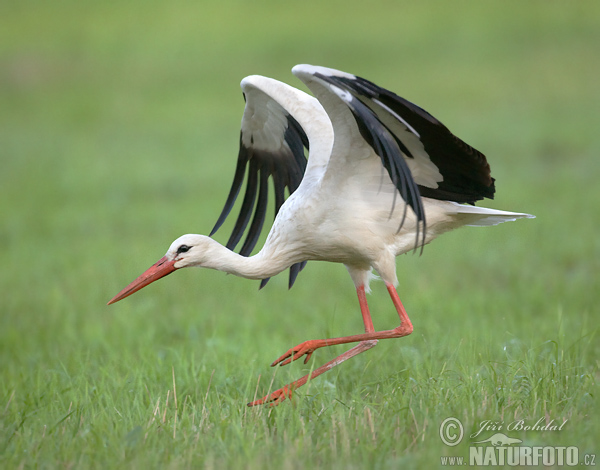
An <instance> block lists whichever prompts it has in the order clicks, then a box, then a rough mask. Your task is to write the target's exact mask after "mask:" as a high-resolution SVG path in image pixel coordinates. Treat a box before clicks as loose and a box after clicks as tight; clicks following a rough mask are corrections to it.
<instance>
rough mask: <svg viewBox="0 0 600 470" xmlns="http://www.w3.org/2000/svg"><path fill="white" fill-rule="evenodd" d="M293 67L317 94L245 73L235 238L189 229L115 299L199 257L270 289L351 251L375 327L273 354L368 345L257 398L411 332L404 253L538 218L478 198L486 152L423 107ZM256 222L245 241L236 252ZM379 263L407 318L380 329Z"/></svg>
mask: <svg viewBox="0 0 600 470" xmlns="http://www.w3.org/2000/svg"><path fill="white" fill-rule="evenodd" d="M292 73H293V74H294V75H296V76H297V77H298V78H299V79H300V80H302V81H303V82H304V83H305V84H306V85H307V86H308V88H309V89H310V90H311V91H312V92H313V93H314V95H315V97H316V98H313V97H312V96H310V95H308V94H306V93H304V92H302V91H300V90H297V89H295V88H292V87H291V86H289V85H286V84H285V83H282V82H279V81H277V80H273V79H271V78H267V77H262V76H258V75H252V76H249V77H246V78H244V79H243V80H242V83H241V87H242V90H243V93H244V98H245V101H246V106H245V109H244V115H243V117H242V129H241V136H240V150H239V156H238V162H237V168H236V172H235V176H234V180H233V185H232V187H231V190H230V192H229V196H228V198H227V201H226V203H225V207H224V209H223V211H222V213H221V216H220V217H219V219H218V221H217V223H216V225H215V227H214V229H213V231H212V233H211V235H212V234H213V233H214V232H215V231H216V230H218V228H219V227H220V226H221V224H222V223H223V221H224V220H225V219H226V218H227V216H228V214H229V212H230V211H231V209H232V207H233V205H234V203H235V200H236V198H237V196H238V194H239V192H240V189H241V187H242V184H243V181H244V177H245V175H247V183H246V190H245V194H244V199H243V202H242V206H241V210H240V213H239V216H238V218H237V221H236V223H235V227H234V229H233V233H232V235H231V237H230V238H229V241H228V243H227V245H226V246H223V245H221V244H219V243H218V242H216V241H215V240H213V239H212V238H210V237H209V236H204V235H183V236H182V237H179V238H178V239H177V240H175V241H174V242H173V243H172V244H171V246H170V247H169V249H168V251H167V253H166V255H165V256H164V257H162V258H161V259H160V260H159V261H158V262H157V263H156V264H154V265H153V266H152V267H150V268H149V269H148V270H147V271H146V272H144V273H143V274H142V275H141V276H140V277H139V278H137V279H136V280H135V281H133V282H132V283H131V284H130V285H128V286H127V287H125V289H123V290H122V291H121V292H119V293H118V294H117V295H116V296H115V297H114V298H113V299H112V300H111V301H110V302H109V304H111V303H114V302H117V301H119V300H121V299H123V298H125V297H127V296H128V295H131V294H133V293H134V292H136V291H138V290H139V289H141V288H143V287H145V286H147V285H148V284H150V283H151V282H154V281H156V280H157V279H160V278H161V277H164V276H166V275H167V274H170V273H171V272H173V271H175V270H176V269H180V268H185V267H188V266H200V267H205V268H212V269H217V270H219V271H225V272H227V273H231V274H235V275H237V276H242V277H245V278H248V279H261V280H262V282H261V287H262V286H264V285H265V284H266V282H267V281H268V279H269V278H270V277H271V276H274V275H276V274H278V273H280V272H282V271H284V270H285V269H287V268H290V282H289V285H290V287H291V286H292V284H293V283H294V281H295V279H296V276H297V275H298V273H299V272H300V270H301V269H302V268H303V267H304V265H305V264H306V262H307V261H309V260H320V261H331V262H336V263H343V264H344V266H346V269H347V270H348V272H349V273H350V276H351V277H352V280H353V281H354V284H355V286H356V291H357V293H358V300H359V304H360V310H361V313H362V317H363V321H364V325H365V332H364V333H362V334H357V335H352V336H344V337H340V338H331V339H319V340H310V341H305V342H303V343H301V344H299V345H298V346H296V347H294V348H291V349H290V350H288V351H287V352H286V353H285V354H283V355H282V356H281V357H279V358H278V359H276V360H275V361H274V362H273V363H272V364H271V365H272V366H275V365H277V364H280V365H286V364H289V363H290V362H292V361H295V360H297V359H300V358H301V357H302V356H306V357H305V360H304V362H305V363H306V362H307V361H308V359H309V358H310V357H311V355H312V354H313V352H314V351H315V350H316V349H318V348H321V347H324V346H331V345H335V344H344V343H355V342H357V343H358V344H357V345H356V346H354V347H353V348H351V349H350V350H348V351H347V352H345V353H343V354H341V355H340V356H338V357H336V358H335V359H333V360H331V361H329V362H327V363H326V364H324V365H323V366H321V367H319V368H317V369H315V370H314V371H313V372H312V373H311V374H308V375H306V376H304V377H302V378H300V379H299V380H296V381H295V382H292V383H290V384H288V385H286V386H284V387H282V388H280V389H279V390H276V391H275V392H273V393H271V394H269V395H267V396H265V397H263V398H261V399H260V400H256V401H254V402H252V403H249V404H248V405H249V406H252V405H259V404H264V403H271V404H278V403H279V402H281V401H283V400H285V399H286V398H288V397H291V394H292V392H293V390H294V389H296V388H297V387H300V386H302V385H304V384H305V383H306V382H307V381H308V380H309V379H311V378H314V377H317V376H318V375H320V374H322V373H324V372H326V371H328V370H330V369H331V368H333V367H335V366H336V365H338V364H340V363H342V362H344V361H345V360H347V359H349V358H351V357H353V356H355V355H357V354H359V353H361V352H363V351H366V350H367V349H370V348H372V347H373V346H375V345H376V344H377V341H378V340H379V339H384V338H399V337H402V336H406V335H409V334H410V333H411V332H412V331H413V326H412V324H411V321H410V319H409V318H408V315H407V314H406V311H405V310H404V307H403V306H402V303H401V302H400V298H399V297H398V294H397V292H396V288H395V286H396V285H397V284H398V278H397V277H396V263H395V261H396V256H398V255H400V254H402V253H406V252H408V251H410V250H415V249H418V248H422V247H423V245H425V244H427V243H429V242H431V241H432V240H433V239H434V238H436V237H437V236H438V235H440V234H442V233H444V232H446V231H448V230H452V229H455V228H457V227H461V226H463V225H478V226H481V225H496V224H499V223H501V222H506V221H509V220H515V219H517V218H521V217H532V216H530V215H528V214H521V213H516V212H505V211H499V210H494V209H486V208H482V207H475V206H474V205H473V204H474V203H475V201H477V200H480V199H483V198H486V197H487V198H493V196H494V191H495V188H494V179H493V178H492V177H491V176H490V167H489V165H488V163H487V161H486V158H485V156H484V155H483V154H482V153H480V152H479V151H477V150H475V149H474V148H473V147H471V146H469V145H468V144H466V143H465V142H463V141H462V140H460V139H459V138H457V137H456V136H454V135H453V134H452V133H451V132H450V131H449V130H448V129H447V128H446V127H445V126H444V125H443V124H442V123H441V122H439V121H438V120H437V119H435V118H434V117H433V116H431V115H430V114H429V113H427V112H426V111H425V110H423V109H421V108H419V107H418V106H416V105H414V104H412V103H410V102H409V101H407V100H405V99H403V98H401V97H399V96H397V95H396V94H394V93H392V92H390V91H388V90H386V89H384V88H381V87H379V86H377V85H375V84H374V83H372V82H370V81H368V80H365V79H363V78H360V77H357V76H355V75H351V74H348V73H344V72H340V71H338V70H333V69H329V68H325V67H317V66H311V65H297V66H296V67H294V68H293V69H292ZM305 149H307V150H308V161H307V159H306V157H305ZM269 178H272V180H273V188H274V192H275V211H276V212H275V213H276V217H275V221H274V222H273V225H272V227H271V230H270V232H269V234H268V237H267V239H266V242H265V244H264V246H263V247H262V249H261V250H260V251H259V252H258V253H257V254H255V255H253V256H249V255H250V254H251V252H252V250H253V248H254V247H255V245H256V243H257V240H258V238H259V236H260V233H261V230H262V228H263V225H264V221H265V215H266V207H267V202H268V193H269ZM286 188H287V190H288V192H289V193H290V195H289V197H288V198H287V199H286V198H285V190H286ZM257 193H258V194H257ZM252 214H254V215H253V216H252ZM250 219H252V222H250ZM248 223H250V227H249V229H248V231H247V236H246V239H245V241H244V243H243V245H242V248H241V250H240V252H239V254H238V253H235V252H234V251H233V250H234V249H235V247H236V245H238V242H239V241H240V239H241V238H242V236H243V234H244V232H245V230H246V228H247V226H248ZM373 269H374V270H375V271H376V272H377V273H378V274H379V276H380V277H381V279H382V280H383V281H384V282H385V284H386V286H387V290H388V292H389V294H390V296H391V299H392V302H393V304H394V307H395V308H396V311H397V312H398V315H399V317H400V326H398V327H397V328H394V329H392V330H386V331H376V330H375V328H374V327H373V322H372V320H371V315H370V313H369V308H368V305H367V299H366V295H365V293H366V292H369V281H370V280H371V278H372V277H373V276H372V271H373Z"/></svg>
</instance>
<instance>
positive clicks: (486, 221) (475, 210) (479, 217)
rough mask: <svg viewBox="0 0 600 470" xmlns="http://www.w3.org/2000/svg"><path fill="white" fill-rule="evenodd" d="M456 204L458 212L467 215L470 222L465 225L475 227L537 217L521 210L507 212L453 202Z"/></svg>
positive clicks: (466, 217)
mask: <svg viewBox="0 0 600 470" xmlns="http://www.w3.org/2000/svg"><path fill="white" fill-rule="evenodd" d="M453 204H455V206H456V212H457V214H459V215H461V216H463V217H465V219H466V220H468V222H465V225H469V226H473V227H485V226H487V225H498V224H501V223H502V222H510V221H513V220H517V219H523V218H526V219H535V216H534V215H531V214H523V213H521V212H507V211H499V210H496V209H488V208H487V207H476V206H467V205H463V204H457V203H453Z"/></svg>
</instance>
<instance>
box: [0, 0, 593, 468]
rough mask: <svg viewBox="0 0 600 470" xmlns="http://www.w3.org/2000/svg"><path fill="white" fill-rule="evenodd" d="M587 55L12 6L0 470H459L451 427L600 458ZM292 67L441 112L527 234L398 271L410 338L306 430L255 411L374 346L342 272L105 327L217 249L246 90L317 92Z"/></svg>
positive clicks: (504, 29)
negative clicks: (301, 354) (190, 237)
mask: <svg viewBox="0 0 600 470" xmlns="http://www.w3.org/2000/svg"><path fill="white" fill-rule="evenodd" d="M599 46H600V6H599V4H598V3H597V2H592V1H588V2H586V1H581V2H558V1H529V2H523V1H491V2H475V1H453V2H449V1H448V2H444V1H425V2H410V3H409V2H402V1H399V2H395V1H374V2H350V1H343V2H342V1H332V2H325V1H305V2H300V3H294V4H291V3H288V2H274V1H258V2H242V1H239V2H236V1H230V0H227V1H222V2H185V1H173V2H158V1H146V2H140V1H131V2H125V1H107V2H74V1H56V2H38V1H23V2H3V3H2V4H1V5H0V163H1V167H0V191H1V192H0V194H1V198H0V214H1V224H0V242H1V243H0V250H1V251H0V253H1V256H2V260H3V262H2V269H0V289H1V290H0V298H1V299H2V306H1V307H0V308H1V311H2V315H1V318H0V330H1V331H0V360H1V371H0V439H1V445H2V447H1V448H0V452H1V455H2V457H0V463H2V464H3V466H5V467H6V468H9V467H19V468H31V467H39V468H53V467H55V466H64V467H68V468H71V467H72V466H74V465H75V466H78V467H82V466H83V467H85V466H90V467H94V466H97V467H102V466H106V465H110V466H113V467H119V466H123V467H140V466H157V467H158V466H160V467H162V468H164V466H171V467H192V468H193V467H195V466H200V467H207V468H211V467H216V468H223V467H224V466H230V467H231V466H236V467H248V468H264V466H265V465H272V466H279V467H286V468H294V467H301V466H313V467H319V466H327V467H336V468H352V467H356V468H364V467H369V466H373V467H379V468H398V466H399V465H401V464H402V465H404V466H407V467H408V468H411V467H412V466H421V468H423V465H427V466H430V465H433V464H435V463H436V462H437V463H439V456H440V455H445V454H448V453H449V452H450V453H449V455H453V454H452V452H451V450H452V449H449V448H447V447H445V446H443V445H442V443H441V442H440V440H439V436H438V434H437V432H438V428H439V424H440V422H441V420H442V419H443V418H444V417H446V416H450V415H452V414H453V413H454V415H459V416H462V418H463V420H464V421H465V424H466V425H467V426H476V425H477V423H478V422H480V421H482V420H484V419H490V420H495V419H501V418H502V419H504V418H505V416H506V417H508V416H509V415H510V416H512V417H514V418H517V417H520V416H524V417H526V418H527V419H532V420H534V421H535V419H534V418H535V417H536V416H537V417H542V416H546V418H547V417H548V416H550V415H552V416H551V417H552V418H555V419H557V420H559V421H560V422H562V420H563V419H569V420H570V424H569V425H568V426H567V427H566V429H565V430H563V431H562V433H561V434H560V435H556V434H555V435H553V436H552V437H551V438H550V437H548V439H550V441H551V442H553V443H554V444H553V445H579V446H581V449H582V450H581V452H583V449H587V450H588V451H597V442H598V440H599V439H598V438H599V435H600V433H599V429H598V424H597V419H595V418H594V416H596V417H597V412H596V414H595V415H594V414H593V413H594V412H593V410H594V409H595V408H594V407H595V402H594V398H593V397H594V394H595V393H596V381H597V379H598V353H599V352H600V346H599V342H598V339H597V332H598V330H597V329H598V326H597V325H598V300H599V295H598V273H599V272H600V241H599V239H598V235H597V228H598V224H599V223H600V189H599V185H598V178H599V177H600V163H599V160H598V154H599V152H600V137H599V133H598V124H599V114H600V113H599V111H600V87H599V86H598V77H599V76H600V60H599ZM297 63H311V64H317V65H324V66H328V67H334V68H338V69H341V70H345V71H348V72H351V73H355V74H357V75H360V76H363V77H365V78H367V79H370V80H372V81H374V82H376V83H377V84H380V85H382V86H384V87H386V88H389V89H391V90H393V91H395V92H397V93H398V94H400V95H401V96H403V97H405V98H407V99H409V100H411V101H413V102H415V103H417V104H418V105H420V106H422V107H423V108H425V109H427V110H428V111H429V112H431V113H432V114H433V115H434V116H436V117H437V118H439V119H440V120H441V121H442V122H444V124H446V125H447V126H448V127H449V128H450V129H451V130H452V131H453V132H454V133H456V134H457V135H458V136H460V137H461V138H462V139H463V140H465V141H466V142H468V143H469V144H471V145H473V146H474V147H476V148H477V149H479V150H481V151H482V152H483V153H485V154H486V155H487V157H488V160H489V162H490V164H491V167H492V173H493V176H494V177H495V178H496V186H497V193H496V199H495V200H494V201H486V203H487V205H488V206H490V207H494V208H500V209H506V210H515V211H522V212H528V213H532V214H535V215H536V216H537V218H536V219H535V220H525V221H518V222H515V223H510V224H504V225H502V226H499V227H493V228H488V229H468V228H467V229H461V230H459V231H456V232H453V233H451V234H447V235H444V237H443V238H441V239H439V240H437V241H436V242H434V243H433V244H432V245H430V246H428V247H427V248H426V249H425V251H424V254H423V256H421V257H419V256H412V255H407V256H403V257H401V258H399V260H398V272H399V279H400V286H399V292H400V295H401V298H402V299H403V301H404V303H405V306H406V307H407V310H408V312H409V315H410V316H411V318H412V320H413V323H414V325H415V333H414V334H413V335H412V336H411V337H409V338H403V339H402V340H399V341H396V342H393V341H392V342H381V343H380V344H379V346H378V347H377V348H376V349H374V350H372V351H369V352H368V353H366V354H365V355H362V356H359V357H358V358H356V359H354V360H353V361H352V363H347V364H344V365H343V366H341V367H339V368H338V370H335V371H332V372H330V373H329V374H328V375H327V376H323V378H321V379H319V380H318V381H315V384H311V388H310V389H307V390H306V391H303V392H300V391H299V392H298V399H297V400H295V401H296V405H295V406H294V407H292V406H288V404H286V405H284V406H280V407H279V408H277V409H275V410H247V409H246V408H245V406H244V404H245V402H246V401H248V400H250V399H251V398H252V395H253V394H254V393H255V389H256V388H257V380H258V377H259V376H260V377H262V379H261V380H262V381H261V382H260V383H259V384H258V390H259V391H258V393H259V394H261V393H266V390H267V388H268V384H269V382H270V381H271V377H272V370H271V369H269V368H268V364H269V363H270V362H271V361H272V360H273V359H274V358H275V357H277V356H279V355H280V354H281V353H283V352H284V351H285V350H286V349H287V348H289V347H290V346H293V345H295V344H297V343H299V342H300V341H303V340H305V339H312V338H321V337H328V336H340V335H344V334H353V333H358V332H360V331H361V328H362V326H361V324H362V322H361V319H360V315H359V310H358V305H357V302H356V299H355V293H354V290H353V287H352V283H351V281H350V279H349V277H348V275H347V273H346V271H345V269H344V268H343V267H341V266H337V265H327V264H324V263H309V265H308V267H307V268H306V270H305V271H304V272H303V273H302V274H301V275H300V277H299V279H298V282H297V283H296V286H295V287H294V289H292V290H291V291H289V292H288V291H287V288H286V286H287V275H280V276H278V277H277V278H275V279H273V280H272V281H271V282H270V284H269V285H268V287H267V288H266V289H264V290H262V291H260V292H258V291H257V288H258V283H257V282H253V281H247V280H242V279H237V278H234V277H233V276H225V275H223V274H221V273H216V272H212V271H201V270H186V271H185V272H179V273H177V274H175V275H173V276H170V277H168V278H166V279H164V280H163V281H161V282H160V283H157V284H156V285H153V286H151V287H149V288H147V289H145V290H144V291H143V292H141V293H138V294H136V295H135V296H134V297H131V298H129V299H127V300H126V301H123V302H121V303H119V304H117V305H115V306H111V307H106V306H105V304H106V301H108V299H110V298H111V297H112V296H113V295H114V294H115V293H116V292H118V291H119V290H120V289H121V288H122V287H124V286H125V285H126V284H127V283H129V282H130V281H131V280H133V279H134V278H135V277H136V276H137V275H138V274H140V273H141V272H142V271H143V270H144V269H145V268H146V267H148V266H149V265H150V264H151V263H153V262H154V261H156V259H158V258H159V257H160V256H162V255H163V253H164V252H165V251H166V249H167V247H168V245H169V244H170V242H171V241H172V240H173V239H175V238H176V237H177V236H179V235H181V234H183V233H189V232H191V233H207V232H209V231H210V229H211V228H212V226H213V224H214V222H215V220H216V218H217V216H218V214H219V212H220V209H221V207H222V204H223V203H224V200H225V197H226V195H227V192H228V189H229V184H230V181H231V178H232V177H233V170H234V167H235V161H236V155H237V146H238V133H239V121H240V118H241V115H242V111H243V104H244V103H243V99H242V96H241V92H240V89H239V82H240V80H241V79H242V78H243V77H244V76H246V75H250V74H262V75H266V76H270V77H273V78H277V79H280V80H282V81H285V82H287V83H290V84H292V85H295V86H298V87H300V88H303V89H304V87H303V86H302V84H301V83H300V82H299V81H298V80H297V79H296V78H295V77H294V76H293V75H291V73H290V69H291V67H292V66H293V65H295V64H297ZM227 235H228V233H227V227H225V229H224V230H223V229H222V230H221V231H220V232H219V233H218V234H217V236H216V238H217V239H218V240H219V241H221V242H224V241H226V240H227ZM369 301H370V303H371V310H372V312H373V317H374V322H375V326H376V327H377V328H379V329H383V328H391V327H393V326H395V323H396V320H395V318H394V317H395V313H394V312H393V309H391V305H390V304H389V299H388V297H387V295H386V292H385V289H384V288H383V286H382V285H381V284H376V285H375V286H374V295H372V296H370V298H369ZM339 352H341V350H337V349H335V350H333V351H331V352H329V351H327V352H326V351H319V352H317V353H316V354H315V356H314V359H313V360H312V361H311V363H313V361H316V363H315V364H316V366H318V365H320V364H321V363H322V362H324V361H325V360H326V359H327V358H329V357H333V354H336V353H339ZM546 366H547V367H548V368H546ZM307 367H308V366H307ZM522 369H524V370H525V371H526V373H523V370H522ZM558 370H560V372H557V371H558ZM305 371H306V367H305V368H302V367H301V366H299V365H293V366H292V367H287V368H286V369H281V370H280V371H278V373H277V376H276V377H275V379H274V385H275V386H277V387H279V386H281V385H283V384H284V383H287V382H288V381H290V380H293V379H295V378H298V377H299V376H300V375H302V374H303V373H304V372H305ZM549 371H554V372H552V374H554V373H555V372H556V374H558V375H556V376H554V375H549V373H550V372H549ZM480 374H481V377H484V378H483V379H481V380H483V382H481V384H480V386H479V385H477V386H476V385H474V384H479V382H478V380H480V378H481V377H480ZM173 375H175V376H176V380H177V390H175V388H174V387H173V378H172V376H173ZM494 377H495V378H494ZM498 377H500V379H498ZM502 377H504V378H505V379H506V380H509V382H508V383H506V384H504V385H502V384H500V385H499V384H498V383H497V382H494V380H499V381H500V382H501V381H502V380H501V378H502ZM519 377H521V378H519ZM522 377H526V378H527V380H528V381H529V382H528V383H529V384H530V386H529V388H527V387H525V388H523V386H522V380H524V379H522ZM488 379H489V381H488V382H486V381H487V380H488ZM432 380H433V382H432ZM515 380H517V382H515ZM569 380H571V382H569ZM471 381H472V382H471ZM411 384H412V385H411ZM469 384H470V385H469ZM515 384H516V385H515ZM535 384H537V385H535ZM540 384H541V385H540ZM478 387H479V388H478ZM553 387H555V388H553ZM452 389H454V390H455V393H457V396H455V397H452V396H450V397H449V395H448V393H449V390H452ZM397 390H403V393H401V394H396V392H395V391H397ZM461 390H462V392H463V393H461V392H460V391H461ZM474 390H478V392H474ZM515 390H516V392H515ZM523 390H526V391H527V390H529V392H528V393H527V394H526V396H525V395H523V393H522V392H523ZM167 391H170V393H171V395H170V396H171V397H172V396H173V395H174V393H175V392H177V393H178V394H179V403H178V404H176V405H175V406H176V408H175V409H172V408H169V406H171V407H172V406H173V400H172V398H171V401H170V402H168V400H167V403H166V404H165V395H166V394H167ZM504 392H506V393H507V394H508V395H506V397H504V398H503V399H500V397H499V394H501V393H504ZM513 392H514V393H515V394H514V395H512V393H513ZM517 392H518V393H517ZM534 392H535V393H534ZM486 394H489V395H486ZM184 397H186V398H185V401H184ZM469 397H471V398H469ZM507 397H508V398H507ZM519 400H521V401H519ZM157 403H161V404H164V410H165V415H164V417H163V419H162V423H163V425H165V423H167V424H169V426H170V427H169V430H166V431H163V429H162V428H161V426H158V425H156V422H155V421H153V419H154V418H156V417H157V416H158V415H159V414H157V408H156V404H157ZM395 406H397V408H394V407H395ZM390 407H391V408H390ZM167 409H169V410H171V411H170V412H169V414H168V415H167V414H166V413H167ZM162 410H163V405H161V411H160V412H161V413H162ZM348 410H350V411H348ZM159 417H160V416H159ZM392 417H393V418H392ZM396 418H397V422H396ZM506 419H508V418H506ZM173 420H174V421H173ZM158 421H160V420H158ZM165 426H166V425H165ZM336 430H337V431H336ZM176 431H178V432H176ZM286 432H287V433H288V434H286ZM336 432H337V434H336ZM332 433H333V434H332ZM294 435H295V436H296V437H295V438H292V437H290V436H294ZM140 436H141V437H140ZM286 436H287V437H286ZM297 436H302V439H300V437H297ZM385 436H387V438H385ZM392 437H393V439H392ZM524 437H526V438H528V439H534V440H537V442H547V441H546V440H545V439H546V437H547V436H546V435H540V434H532V433H529V434H527V435H526V436H521V438H522V439H523V438H524ZM594 443H595V444H594ZM594 445H596V448H595V449H594ZM459 454H460V452H459ZM373 455H376V456H377V457H372V456H373ZM456 455H458V454H456ZM296 457H297V458H296ZM436 459H437V460H436Z"/></svg>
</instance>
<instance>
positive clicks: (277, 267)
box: [167, 235, 296, 279]
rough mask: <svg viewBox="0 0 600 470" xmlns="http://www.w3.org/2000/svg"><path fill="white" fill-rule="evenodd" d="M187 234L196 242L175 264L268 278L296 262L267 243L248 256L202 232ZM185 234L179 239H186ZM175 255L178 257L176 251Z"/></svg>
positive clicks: (248, 276)
mask: <svg viewBox="0 0 600 470" xmlns="http://www.w3.org/2000/svg"><path fill="white" fill-rule="evenodd" d="M184 237H186V238H187V237H189V239H192V237H194V238H195V242H194V244H193V246H192V247H191V249H190V250H189V252H187V253H185V254H184V255H183V256H181V257H180V260H179V261H177V262H176V263H175V267H176V268H185V267H189V266H197V267H203V268H210V269H216V270H218V271H223V272H226V273H229V274H235V275H236V276H240V277H245V278H247V279H265V278H268V277H272V276H275V275H276V274H279V273H280V272H282V271H284V270H285V269H287V268H288V267H290V266H291V265H292V264H294V262H296V261H294V260H292V259H291V258H290V256H288V255H286V254H284V253H279V254H275V253H271V250H269V248H268V247H265V248H263V250H261V251H260V252H259V253H257V254H256V255H254V256H250V257H246V256H241V255H239V254H237V253H235V252H233V251H231V250H230V249H228V248H226V247H224V246H223V245H221V244H220V243H219V242H217V241H215V240H213V239H212V238H209V237H206V236H203V235H185V236H184ZM184 237H181V238H180V239H178V240H186V238H184ZM178 243H179V242H178V241H175V242H174V243H173V245H172V248H171V249H170V250H169V252H168V253H167V256H169V255H170V253H171V250H176V249H177V246H178ZM188 243H189V242H188ZM172 256H173V257H177V255H176V254H175V253H173V254H172Z"/></svg>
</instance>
